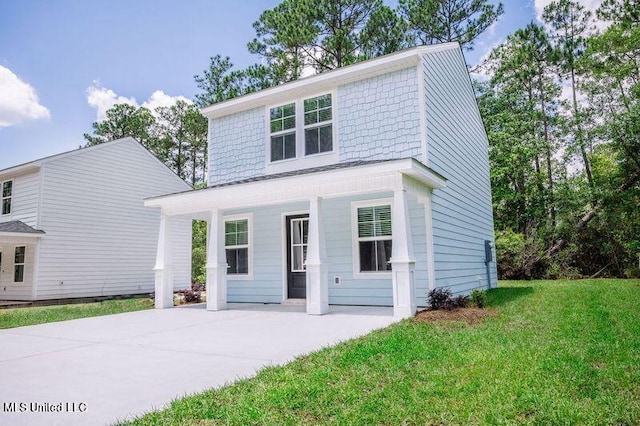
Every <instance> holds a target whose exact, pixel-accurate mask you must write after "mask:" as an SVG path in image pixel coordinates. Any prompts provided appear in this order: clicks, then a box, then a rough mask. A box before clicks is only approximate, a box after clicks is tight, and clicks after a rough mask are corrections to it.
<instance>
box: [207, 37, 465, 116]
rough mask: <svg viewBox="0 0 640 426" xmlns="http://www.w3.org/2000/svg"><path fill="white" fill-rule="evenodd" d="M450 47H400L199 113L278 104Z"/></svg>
mask: <svg viewBox="0 0 640 426" xmlns="http://www.w3.org/2000/svg"><path fill="white" fill-rule="evenodd" d="M450 49H460V45H459V44H458V43H457V42H452V43H441V44H434V45H429V46H420V47H415V48H412V49H407V50H403V51H401V52H396V53H393V54H390V55H385V56H381V57H378V58H374V59H370V60H368V61H364V62H359V63H357V64H353V65H349V66H346V67H342V68H338V69H336V70H333V71H327V72H323V73H321V74H316V75H313V76H310V77H306V78H301V79H298V80H295V81H292V82H290V83H286V84H282V85H279V86H276V87H272V88H270V89H265V90H261V91H259V92H254V93H251V94H248V95H244V96H241V97H238V98H234V99H230V100H227V101H224V102H219V103H217V104H214V105H210V106H208V107H205V108H202V109H201V110H200V112H202V114H203V115H205V116H206V117H208V118H216V117H222V116H225V115H229V114H233V113H236V112H240V111H245V110H248V109H251V108H255V107H258V106H263V105H266V104H267V103H278V102H280V101H281V100H286V99H287V98H292V97H301V96H306V95H307V94H308V93H310V92H312V91H316V92H317V91H321V90H326V89H329V88H331V87H337V86H339V85H342V84H347V83H350V82H353V81H357V80H362V79H365V78H370V77H374V76H377V75H380V74H386V73H390V72H393V71H397V70H400V69H404V68H411V67H413V66H415V65H416V63H417V61H419V60H420V57H421V56H422V55H423V54H427V53H432V52H439V51H442V50H450Z"/></svg>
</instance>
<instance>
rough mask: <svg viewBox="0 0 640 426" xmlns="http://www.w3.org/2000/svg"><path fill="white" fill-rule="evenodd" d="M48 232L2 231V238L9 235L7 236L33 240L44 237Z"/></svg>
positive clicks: (0, 233) (0, 234) (0, 235)
mask: <svg viewBox="0 0 640 426" xmlns="http://www.w3.org/2000/svg"><path fill="white" fill-rule="evenodd" d="M45 235H46V234H40V233H38V234H31V233H26V232H0V238H2V237H7V238H20V239H24V240H27V241H29V240H31V239H33V238H42V237H44V236H45Z"/></svg>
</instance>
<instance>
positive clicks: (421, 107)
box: [416, 57, 429, 167]
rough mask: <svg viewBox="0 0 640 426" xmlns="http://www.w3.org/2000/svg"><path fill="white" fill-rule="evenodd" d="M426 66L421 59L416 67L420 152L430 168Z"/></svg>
mask: <svg viewBox="0 0 640 426" xmlns="http://www.w3.org/2000/svg"><path fill="white" fill-rule="evenodd" d="M425 66H426V65H425V63H424V60H423V59H422V57H420V61H419V62H418V65H417V66H416V72H417V76H416V77H417V78H416V80H417V81H418V113H419V114H420V117H419V123H420V124H419V125H420V150H421V151H422V156H421V159H422V164H424V165H425V166H427V167H429V150H428V146H427V105H426V104H425V102H426V97H425V96H426V94H425V87H424V73H425Z"/></svg>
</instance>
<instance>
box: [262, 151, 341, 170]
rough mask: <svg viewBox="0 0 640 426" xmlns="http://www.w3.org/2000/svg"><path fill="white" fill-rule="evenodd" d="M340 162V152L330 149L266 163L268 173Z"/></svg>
mask: <svg viewBox="0 0 640 426" xmlns="http://www.w3.org/2000/svg"><path fill="white" fill-rule="evenodd" d="M338 162H339V157H338V152H337V151H335V150H334V151H329V152H321V153H318V154H311V155H307V156H304V157H297V158H288V159H286V160H280V161H274V162H269V163H267V165H266V168H265V172H266V174H267V175H271V174H275V173H284V172H291V171H295V170H303V169H311V168H313V167H321V166H328V165H330V164H336V163H338Z"/></svg>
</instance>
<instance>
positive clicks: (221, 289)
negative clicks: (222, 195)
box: [206, 209, 227, 311]
mask: <svg viewBox="0 0 640 426" xmlns="http://www.w3.org/2000/svg"><path fill="white" fill-rule="evenodd" d="M207 229H208V231H209V232H208V235H207V265H206V268H207V310H209V311H221V310H223V309H227V255H226V252H225V248H224V220H223V218H222V212H221V211H220V209H213V210H212V211H211V218H210V220H209V223H208V228H207Z"/></svg>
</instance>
